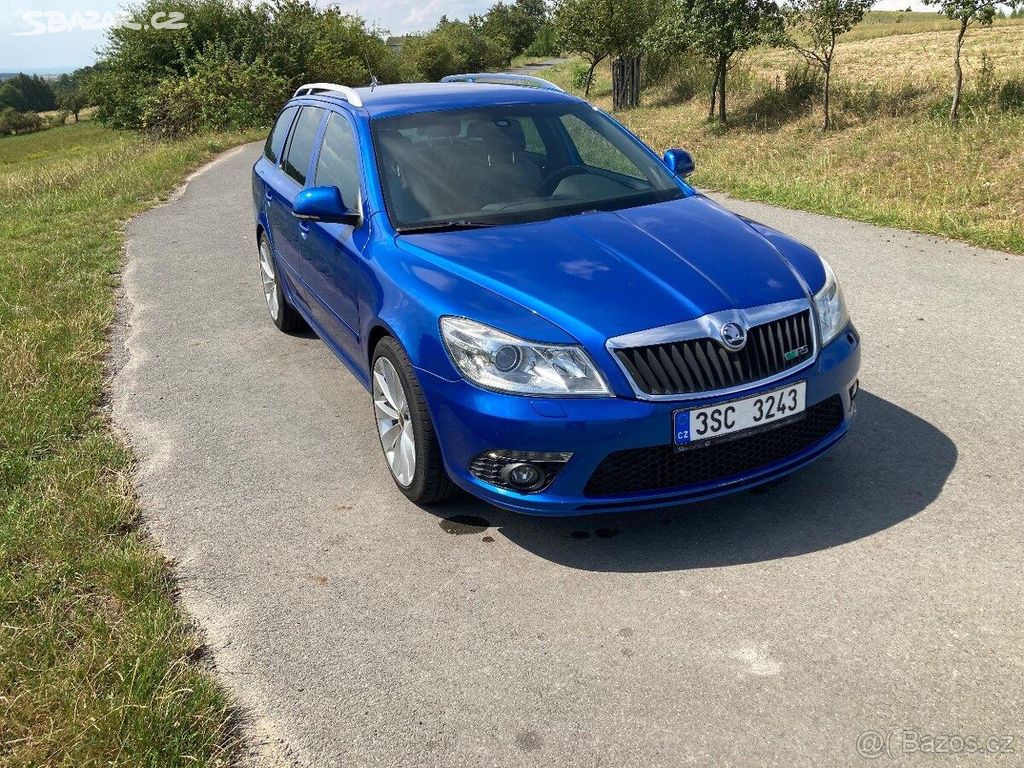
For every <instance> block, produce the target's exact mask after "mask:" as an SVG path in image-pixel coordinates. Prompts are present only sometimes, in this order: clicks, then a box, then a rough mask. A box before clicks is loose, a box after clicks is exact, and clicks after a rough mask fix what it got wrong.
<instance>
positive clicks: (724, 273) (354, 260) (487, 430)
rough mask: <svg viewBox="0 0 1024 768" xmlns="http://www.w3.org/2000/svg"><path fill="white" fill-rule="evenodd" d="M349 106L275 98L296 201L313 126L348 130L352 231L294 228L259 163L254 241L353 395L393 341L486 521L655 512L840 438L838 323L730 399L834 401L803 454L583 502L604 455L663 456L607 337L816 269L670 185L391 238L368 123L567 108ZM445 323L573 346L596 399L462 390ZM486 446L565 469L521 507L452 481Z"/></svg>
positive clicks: (793, 288)
mask: <svg viewBox="0 0 1024 768" xmlns="http://www.w3.org/2000/svg"><path fill="white" fill-rule="evenodd" d="M359 93H360V94H361V95H362V96H363V100H364V105H363V106H362V107H358V108H357V107H352V106H351V105H350V104H349V103H348V102H347V101H345V100H343V99H341V98H338V97H336V96H332V95H331V94H329V93H323V94H317V95H313V96H306V97H302V98H297V99H293V100H292V101H291V102H289V105H290V106H291V105H309V106H316V107H319V108H322V109H324V110H325V114H324V119H323V120H322V121H321V125H320V129H319V133H318V135H317V138H316V141H315V143H314V147H315V149H314V152H313V155H312V157H311V158H310V166H309V170H308V172H307V187H308V186H311V185H312V178H311V177H312V173H313V169H314V168H315V167H316V163H317V159H318V156H317V152H318V149H316V148H319V146H320V141H321V139H322V136H323V132H324V130H325V127H326V123H327V116H328V114H329V113H332V112H333V113H337V114H340V115H343V116H344V117H345V118H346V119H347V120H348V121H349V123H350V124H351V125H352V127H353V129H354V131H355V134H356V137H357V142H358V145H359V147H360V157H359V166H360V173H361V182H362V183H361V191H362V200H361V201H359V202H360V205H361V208H362V211H363V223H362V225H361V226H359V227H351V226H347V225H342V224H324V223H319V222H308V223H307V222H302V221H300V220H298V219H296V218H295V217H294V216H293V215H292V213H291V205H292V203H293V201H294V199H295V197H296V195H298V193H299V192H300V191H301V190H302V187H301V186H300V185H299V184H298V183H296V182H295V181H294V180H293V179H292V178H291V177H289V176H287V175H286V174H284V172H283V171H282V170H281V168H280V167H278V166H275V165H274V164H272V163H271V162H269V161H268V160H267V159H266V158H264V157H261V159H260V160H259V161H257V163H256V164H255V166H254V169H253V196H254V203H255V210H256V224H257V230H258V232H265V233H266V234H267V236H268V238H269V239H270V241H271V245H272V248H273V251H274V255H275V260H276V261H277V263H278V266H279V268H281V267H283V269H279V271H280V272H281V273H282V274H281V278H282V288H283V290H284V292H285V295H286V297H287V299H288V301H289V302H290V303H292V304H293V306H295V307H296V309H298V310H299V312H300V313H301V314H302V315H303V317H304V318H305V319H306V320H307V321H308V322H309V323H310V325H311V326H312V327H313V329H314V330H315V331H316V332H317V333H318V335H320V336H321V338H323V340H324V341H325V343H327V345H328V346H329V347H330V348H331V349H332V350H333V351H334V352H335V354H336V355H337V356H338V357H339V358H340V359H341V360H342V362H343V363H345V365H346V366H347V367H348V368H349V369H350V371H351V372H352V373H353V374H354V375H355V376H356V378H357V379H358V380H359V381H360V382H361V383H362V384H363V385H364V387H368V385H369V366H370V358H371V355H372V345H373V343H375V341H376V340H377V339H378V338H379V337H380V335H381V334H387V335H391V336H393V337H395V338H396V339H397V340H398V341H399V342H400V343H401V344H402V346H403V348H404V349H405V350H406V352H407V354H408V355H409V357H410V359H411V361H412V363H413V365H414V367H415V369H416V371H417V373H418V376H419V379H420V384H421V386H422V388H423V391H424V394H425V396H426V398H427V403H428V407H429V409H430V412H431V415H432V418H433V421H434V426H435V429H436V432H437V435H438V440H439V443H440V445H441V449H442V454H443V456H444V460H445V464H446V467H447V469H448V471H449V474H450V475H451V477H452V479H453V480H454V481H455V482H456V484H457V485H459V486H460V487H462V488H463V489H465V490H467V491H469V492H470V493H473V494H475V495H477V496H479V497H481V498H483V499H485V500H487V501H489V502H491V503H493V504H496V505H498V506H501V507H505V508H507V509H512V510H515V511H519V512H524V513H531V514H545V515H563V514H580V513H583V512H589V511H617V510H625V509H639V508H646V507H656V506H663V505H666V504H677V503H681V502H684V501H694V500H698V499H703V498H712V497H715V496H718V495H721V494H723V493H729V492H733V491H736V490H740V489H742V488H749V487H752V486H754V485H757V484H760V483H763V482H767V481H769V480H773V479H775V478H777V477H780V476H782V475H785V474H788V473H789V472H792V471H794V470H796V469H799V468H800V467H802V466H805V465H806V464H807V463H810V462H811V461H813V460H815V459H816V458H818V457H820V456H821V455H823V454H824V453H825V452H827V451H828V450H829V449H831V448H832V447H833V446H834V445H836V444H837V443H838V442H839V441H840V440H841V439H842V438H843V437H845V435H846V433H847V430H848V429H849V425H850V422H851V420H852V418H853V415H854V413H855V407H854V404H853V402H852V401H851V397H850V393H849V386H850V384H851V383H852V382H853V381H854V380H855V379H856V377H857V372H858V369H859V366H860V343H859V336H858V335H857V334H856V332H855V331H854V330H853V327H852V324H851V325H850V326H849V327H848V328H847V329H846V330H844V331H843V332H842V333H840V334H838V335H837V336H836V338H835V339H834V340H833V341H832V342H831V343H830V344H828V345H827V346H825V347H823V348H822V349H820V351H819V354H818V357H817V359H816V361H815V362H814V364H813V366H811V367H810V368H805V369H803V370H800V371H799V372H798V373H796V374H794V375H792V376H790V377H788V378H784V379H782V380H781V381H773V382H772V383H771V384H770V385H766V386H761V387H758V386H757V384H753V385H751V386H750V387H749V388H747V389H746V390H744V393H743V394H744V396H749V395H754V394H757V393H758V392H760V391H768V390H771V389H776V388H779V387H782V386H784V385H786V384H787V383H791V382H794V381H800V380H806V381H807V404H808V406H811V405H813V404H815V403H817V402H820V401H821V400H824V399H825V398H827V397H829V396H831V395H835V394H839V395H840V397H841V398H842V402H843V411H844V414H845V415H844V420H843V423H842V424H841V426H840V427H839V428H838V429H836V430H835V431H834V432H833V433H832V434H830V435H828V437H827V438H825V439H824V440H822V441H821V442H820V443H818V444H816V445H813V446H809V447H808V448H806V449H805V450H803V451H801V452H800V453H798V454H796V455H793V456H790V457H789V458H787V459H785V460H783V461H779V462H775V463H773V464H770V465H766V466H764V467H761V468H759V469H758V470H756V471H754V472H750V473H747V474H746V475H743V476H738V477H733V478H729V480H728V481H727V482H725V483H722V482H717V483H709V484H705V485H703V486H690V487H686V488H684V489H674V490H669V491H659V492H648V493H641V494H629V495H625V496H621V497H614V498H606V497H602V498H591V497H586V496H584V495H583V486H584V485H585V484H586V482H587V479H588V478H589V476H590V474H591V472H592V471H593V470H594V468H595V467H596V465H597V464H598V463H599V462H600V460H601V459H602V458H603V457H605V456H607V455H608V454H609V453H611V452H613V451H616V450H622V449H627V448H634V447H644V446H650V445H659V444H666V443H670V442H671V439H672V436H671V421H672V412H673V411H674V410H676V409H678V408H679V407H681V404H680V402H679V401H664V402H649V401H646V400H641V399H638V398H637V397H636V395H635V393H634V391H633V389H632V388H631V386H630V384H629V381H628V379H627V378H626V376H625V374H624V373H623V372H622V369H621V368H620V367H619V365H618V364H617V363H616V362H615V360H614V359H613V358H612V356H611V354H610V353H609V351H608V350H607V348H606V346H605V342H606V341H607V339H608V338H610V337H613V336H616V335H619V334H622V333H629V332H633V331H638V330H642V329H645V328H654V327H658V326H661V325H666V324H670V323H678V322H681V321H685V320H688V319H693V318H696V317H700V316H702V315H705V314H707V313H710V312H715V311H718V310H722V309H729V308H736V307H751V306H760V305H764V304H770V303H774V302H778V301H784V300H787V299H796V298H809V297H811V296H813V294H814V293H816V292H817V291H819V290H820V289H821V288H822V287H823V285H824V283H825V271H824V268H823V266H822V263H821V261H820V259H819V258H818V256H817V255H816V254H815V253H814V251H813V250H811V249H809V248H807V247H806V246H804V245H802V244H800V243H799V242H797V241H795V240H793V239H792V238H790V237H788V236H786V235H784V234H782V233H780V232H777V231H775V230H773V229H771V228H769V227H766V226H764V225H762V224H759V223H757V222H753V221H750V220H747V219H743V218H742V217H739V216H737V215H735V214H733V213H731V212H729V211H727V210H725V209H724V208H722V207H720V206H718V205H717V204H716V203H714V202H713V201H711V200H710V199H708V198H706V197H704V196H702V195H700V194H699V193H697V192H696V191H695V190H694V189H693V188H692V187H690V186H689V185H688V184H686V183H685V182H684V181H682V180H681V179H677V183H678V184H679V187H680V190H681V191H682V192H683V196H682V197H680V198H679V199H676V200H671V201H668V202H662V203H655V204H651V205H646V206H639V207H635V208H627V209H623V210H617V211H606V212H592V213H584V214H579V215H576V216H566V217H561V218H555V219H552V220H548V221H541V222H532V223H521V224H512V225H507V226H501V227H499V228H496V229H481V230H466V231H459V232H444V233H423V234H410V235H399V234H396V232H395V231H394V229H393V228H392V226H391V223H390V221H389V219H388V216H387V213H386V210H385V205H384V199H383V194H382V191H381V182H380V177H379V174H378V170H377V166H376V162H375V156H374V149H373V141H372V137H371V134H370V121H371V120H373V119H374V118H376V117H383V116H392V115H400V114H406V113H411V112H424V111H436V110H439V109H453V110H454V109H463V108H470V107H477V106H482V105H488V106H491V105H504V104H509V105H512V104H526V103H529V104H534V103H544V102H548V101H566V100H571V101H575V102H578V101H579V100H578V99H575V97H572V96H569V95H566V94H563V93H558V92H553V91H542V90H538V89H532V88H517V87H514V86H503V85H483V84H468V83H445V84H419V85H398V86H383V87H379V88H377V89H376V91H375V92H374V93H371V92H370V91H369V90H368V89H359ZM618 128H619V129H620V130H621V131H622V132H623V133H625V134H626V135H628V136H630V137H631V140H632V141H636V142H637V143H639V144H640V145H641V146H643V147H644V149H645V151H646V152H648V153H649V154H651V155H652V156H654V153H653V152H651V150H650V149H649V148H646V146H644V145H642V143H640V142H639V139H636V138H635V137H633V136H632V134H630V133H629V132H628V131H627V130H626V129H625V128H624V127H622V126H618ZM346 203H347V204H348V205H349V206H352V205H353V201H346ZM300 253H301V257H300V255H299V254H300ZM581 254H585V256H581ZM737 259H741V261H740V263H739V266H740V268H739V269H737ZM445 315H458V316H464V317H468V318H471V319H473V320H476V321H478V322H482V323H485V324H488V325H491V326H494V327H497V328H500V329H502V330H504V331H507V332H509V333H512V334H515V335H516V336H520V337H523V338H527V339H531V340H534V341H539V342H551V343H581V344H583V346H584V347H585V348H586V350H587V352H588V354H589V355H590V356H591V358H592V359H593V360H594V362H595V363H596V365H597V366H598V368H599V369H600V370H601V372H602V374H603V375H604V377H605V379H606V381H608V383H609V386H610V387H611V389H612V391H613V396H612V397H551V398H543V397H536V396H521V395H512V394H503V393H498V392H491V391H488V390H484V389H482V388H480V387H478V386H476V385H474V384H472V383H469V382H467V381H465V380H464V379H463V378H462V377H461V374H460V372H459V371H458V370H457V369H456V368H455V366H454V364H453V362H452V360H451V358H450V357H449V355H448V353H447V351H446V349H445V347H444V344H443V342H442V341H441V337H440V332H439V328H438V322H439V318H440V317H442V316H445ZM716 399H717V400H724V399H731V398H723V397H721V396H720V397H718V398H708V399H703V400H693V399H688V400H686V401H685V407H700V406H702V405H707V404H710V403H713V402H715V400H716ZM492 449H506V450H532V451H545V450H550V451H572V452H573V457H572V459H571V460H570V461H569V462H568V464H567V465H566V467H565V468H564V469H563V470H562V471H561V472H560V473H559V474H558V475H557V477H556V478H555V480H554V482H553V483H552V484H551V486H550V487H549V488H547V489H545V490H544V491H543V492H541V493H530V494H525V493H517V492H514V491H511V490H506V489H502V488H497V487H494V486H490V485H488V484H486V483H484V482H482V481H480V480H479V479H477V478H476V477H474V476H472V475H471V474H470V473H469V471H468V469H467V467H468V463H469V461H470V459H472V458H473V457H474V456H476V455H478V454H480V453H481V452H483V451H485V450H492Z"/></svg>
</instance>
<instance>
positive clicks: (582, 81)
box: [569, 59, 590, 92]
mask: <svg viewBox="0 0 1024 768" xmlns="http://www.w3.org/2000/svg"><path fill="white" fill-rule="evenodd" d="M589 71H590V67H589V66H587V65H586V64H585V63H583V62H582V61H580V60H579V59H574V60H573V62H572V64H570V65H569V87H570V88H572V89H573V90H574V91H580V92H582V91H583V88H584V87H585V86H586V84H587V72H589Z"/></svg>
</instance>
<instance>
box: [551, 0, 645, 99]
mask: <svg viewBox="0 0 1024 768" xmlns="http://www.w3.org/2000/svg"><path fill="white" fill-rule="evenodd" d="M661 8H662V0H559V2H558V3H557V4H556V5H555V12H554V23H555V27H556V29H557V31H558V37H559V40H560V42H561V47H562V48H564V49H565V50H567V51H570V52H572V53H578V54H580V55H581V56H583V57H584V58H585V59H586V60H587V62H588V63H589V65H590V67H589V70H588V71H587V76H586V79H585V81H584V86H583V94H584V95H585V96H587V95H589V94H590V84H591V82H592V81H593V78H594V70H595V69H596V68H597V65H598V64H600V63H601V62H602V61H604V60H605V59H606V58H608V57H609V56H611V57H613V58H615V59H616V63H615V64H614V65H613V67H612V95H613V103H614V108H615V109H620V108H622V107H633V106H636V102H637V99H638V97H639V86H640V58H641V56H642V55H643V53H644V50H645V49H646V46H647V43H648V40H649V37H648V33H649V31H650V29H651V27H652V26H653V25H654V24H655V22H656V21H657V19H658V16H659V14H660V12H661Z"/></svg>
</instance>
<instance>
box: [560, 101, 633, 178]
mask: <svg viewBox="0 0 1024 768" xmlns="http://www.w3.org/2000/svg"><path fill="white" fill-rule="evenodd" d="M561 120H562V125H564V126H565V130H566V131H568V133H569V138H570V139H571V140H572V143H573V144H574V145H575V146H576V152H577V153H579V156H580V160H582V161H583V162H584V163H585V164H586V165H589V166H591V167H592V168H600V169H602V170H605V171H612V172H613V173H621V174H624V175H626V176H632V177H633V178H635V179H642V178H643V176H642V174H641V173H640V169H639V168H637V167H636V163H634V162H633V161H632V160H630V159H629V158H628V157H626V156H625V155H624V154H622V152H621V151H620V150H619V149H617V148H616V147H615V145H614V144H612V143H611V142H610V141H608V139H606V138H605V137H604V136H602V135H601V134H600V133H598V132H597V131H595V130H594V129H593V128H591V127H590V126H589V125H587V124H586V123H584V122H583V121H582V120H580V119H579V118H578V117H576V115H562V118H561Z"/></svg>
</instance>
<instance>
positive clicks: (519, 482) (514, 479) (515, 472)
mask: <svg viewBox="0 0 1024 768" xmlns="http://www.w3.org/2000/svg"><path fill="white" fill-rule="evenodd" d="M500 477H501V479H502V480H504V481H505V482H506V483H508V484H509V485H511V486H514V487H515V488H516V489H517V490H520V491H530V490H533V489H534V488H536V487H538V486H540V485H542V484H543V482H544V472H543V470H541V469H540V468H539V467H535V466H534V465H533V464H507V465H505V466H504V467H503V468H502V470H501V475H500Z"/></svg>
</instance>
